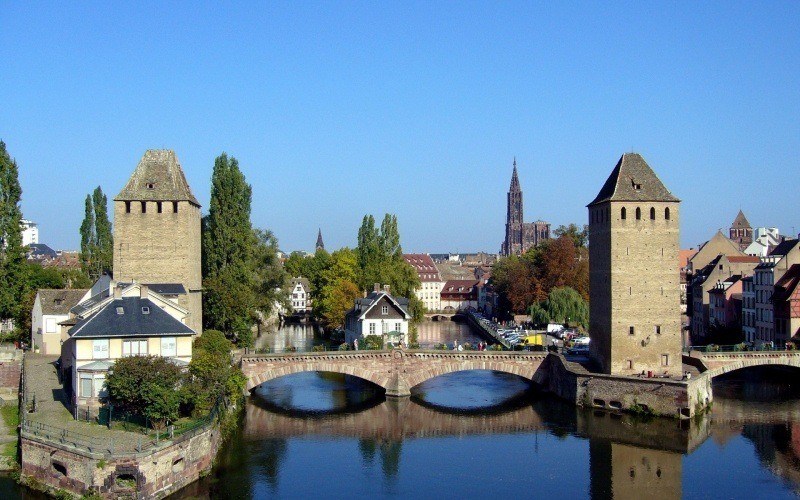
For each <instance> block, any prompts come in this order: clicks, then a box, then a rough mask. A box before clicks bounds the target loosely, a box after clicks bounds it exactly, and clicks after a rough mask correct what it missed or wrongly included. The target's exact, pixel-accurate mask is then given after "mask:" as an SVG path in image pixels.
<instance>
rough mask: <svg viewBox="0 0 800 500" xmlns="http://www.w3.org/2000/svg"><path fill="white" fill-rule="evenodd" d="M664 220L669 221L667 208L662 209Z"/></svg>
mask: <svg viewBox="0 0 800 500" xmlns="http://www.w3.org/2000/svg"><path fill="white" fill-rule="evenodd" d="M664 218H665V219H666V220H669V207H667V208H665V209H664Z"/></svg>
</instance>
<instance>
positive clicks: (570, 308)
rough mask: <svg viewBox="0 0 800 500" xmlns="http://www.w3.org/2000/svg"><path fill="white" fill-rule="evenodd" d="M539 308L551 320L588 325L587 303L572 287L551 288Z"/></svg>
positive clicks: (582, 325) (584, 326)
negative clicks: (545, 312)
mask: <svg viewBox="0 0 800 500" xmlns="http://www.w3.org/2000/svg"><path fill="white" fill-rule="evenodd" d="M541 308H542V309H544V310H545V311H547V315H548V318H549V320H550V321H551V322H554V323H561V324H570V325H579V326H581V327H583V328H584V329H586V328H588V327H589V304H588V303H587V302H586V301H585V300H584V299H583V297H581V295H580V294H579V293H578V292H577V291H575V290H574V289H572V288H569V287H557V288H553V289H552V290H551V291H550V294H549V295H548V296H547V300H546V301H545V302H543V303H542V304H541Z"/></svg>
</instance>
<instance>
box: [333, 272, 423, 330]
mask: <svg viewBox="0 0 800 500" xmlns="http://www.w3.org/2000/svg"><path fill="white" fill-rule="evenodd" d="M410 321H411V314H410V313H409V312H408V299H407V298H405V297H394V296H392V294H391V293H390V291H389V285H384V287H383V289H381V287H380V285H378V284H377V283H376V284H375V288H374V290H373V291H372V293H370V294H369V295H367V296H366V297H364V298H360V299H356V300H355V304H354V306H353V308H352V309H350V310H349V311H348V312H347V314H345V318H344V322H345V341H346V342H347V343H348V344H351V345H352V344H353V341H354V340H361V339H363V338H364V337H366V336H367V335H378V336H381V337H383V340H384V343H391V344H397V343H400V342H402V343H404V344H406V345H408V325H409V322H410Z"/></svg>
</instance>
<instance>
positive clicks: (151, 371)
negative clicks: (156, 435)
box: [106, 356, 194, 428]
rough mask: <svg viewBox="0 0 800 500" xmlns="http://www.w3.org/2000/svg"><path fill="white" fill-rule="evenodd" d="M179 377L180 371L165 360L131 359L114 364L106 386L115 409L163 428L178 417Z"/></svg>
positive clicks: (156, 357) (180, 396) (152, 358)
mask: <svg viewBox="0 0 800 500" xmlns="http://www.w3.org/2000/svg"><path fill="white" fill-rule="evenodd" d="M193 361H194V360H193ZM182 378H183V376H182V373H181V369H180V368H178V367H177V366H176V365H174V364H173V363H171V362H170V361H169V360H168V359H167V358H162V357H160V356H131V357H127V358H120V359H118V360H117V361H116V363H114V369H113V371H111V372H109V375H108V378H107V379H106V386H107V387H108V395H109V398H110V399H111V401H112V403H113V404H114V406H116V407H117V408H121V409H122V410H123V411H127V412H129V413H132V414H133V415H138V416H141V417H145V418H147V419H150V420H151V421H152V422H153V427H154V428H162V427H163V426H164V425H166V424H167V423H168V422H172V421H175V420H177V418H178V411H179V409H180V404H181V399H182V394H181V391H179V390H178V389H179V388H180V386H181V379H182Z"/></svg>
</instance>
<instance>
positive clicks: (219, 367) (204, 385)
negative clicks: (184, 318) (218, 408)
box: [186, 330, 244, 415]
mask: <svg viewBox="0 0 800 500" xmlns="http://www.w3.org/2000/svg"><path fill="white" fill-rule="evenodd" d="M232 348H233V344H232V343H231V341H229V340H228V339H227V338H225V334H223V333H222V332H220V331H218V330H206V331H204V332H203V335H202V336H201V337H198V338H196V339H195V341H194V348H193V351H192V361H191V362H190V363H189V375H190V379H189V381H188V382H187V391H186V392H187V394H188V398H187V399H188V400H189V403H190V405H191V410H192V413H194V414H195V415H204V414H207V413H208V412H209V411H211V408H212V407H213V406H214V404H215V403H216V402H217V400H218V399H219V398H221V397H228V398H230V397H233V396H236V395H237V394H239V393H241V390H242V388H243V386H244V376H243V375H242V373H241V371H240V370H239V369H238V368H237V367H235V366H232V365H231V349H232Z"/></svg>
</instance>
